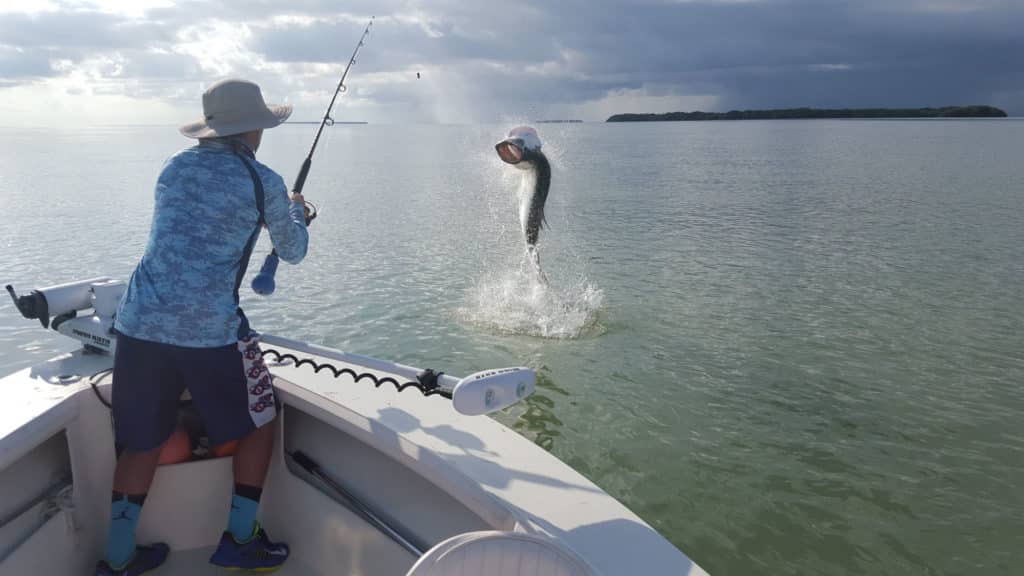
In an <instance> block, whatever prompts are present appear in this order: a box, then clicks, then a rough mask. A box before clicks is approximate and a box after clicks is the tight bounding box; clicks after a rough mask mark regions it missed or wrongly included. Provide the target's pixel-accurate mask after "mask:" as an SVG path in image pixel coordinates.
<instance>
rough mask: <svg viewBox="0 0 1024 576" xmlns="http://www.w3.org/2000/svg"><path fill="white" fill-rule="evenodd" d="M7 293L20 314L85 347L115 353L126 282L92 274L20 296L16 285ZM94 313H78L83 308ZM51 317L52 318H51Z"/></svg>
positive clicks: (104, 352)
mask: <svg viewBox="0 0 1024 576" xmlns="http://www.w3.org/2000/svg"><path fill="white" fill-rule="evenodd" d="M6 288H7V293H8V294H10V296H11V300H13V301H14V305H15V306H16V307H17V308H18V312H21V315H22V316H24V317H25V318H28V319H30V320H39V323H40V324H42V325H43V328H50V327H51V326H52V327H53V329H54V330H56V331H57V332H60V333H61V334H63V335H65V336H67V337H69V338H73V339H75V340H78V341H80V342H82V344H83V345H84V346H85V348H86V350H90V351H93V352H99V353H102V354H111V355H113V353H114V349H115V347H116V345H117V339H116V338H115V337H114V333H113V332H114V315H115V314H116V313H117V307H118V304H119V303H120V302H121V296H122V295H123V294H124V291H125V288H126V286H125V283H124V282H123V281H121V280H114V279H111V278H107V277H105V276H104V277H100V278H91V279H89V280H80V281H78V282H69V283H67V284H58V285H56V286H50V287H47V288H38V289H36V290H33V291H32V292H30V293H28V294H24V295H21V296H19V295H18V293H17V292H15V291H14V286H12V285H10V284H8V285H7V286H6ZM89 309H92V314H90V315H88V316H79V315H78V313H79V312H80V311H83V310H89ZM51 318H52V320H51Z"/></svg>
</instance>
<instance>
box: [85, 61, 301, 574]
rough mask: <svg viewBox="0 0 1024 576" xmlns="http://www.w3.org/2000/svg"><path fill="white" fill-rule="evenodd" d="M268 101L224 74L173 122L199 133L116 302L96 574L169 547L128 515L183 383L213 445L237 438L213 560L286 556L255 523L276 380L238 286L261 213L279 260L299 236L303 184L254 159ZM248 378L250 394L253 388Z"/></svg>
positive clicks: (166, 188)
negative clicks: (198, 116) (106, 500)
mask: <svg viewBox="0 0 1024 576" xmlns="http://www.w3.org/2000/svg"><path fill="white" fill-rule="evenodd" d="M291 111H292V110H291V107H290V106H268V105H267V104H266V103H265V102H264V100H263V94H262V92H261V91H260V88H259V86H257V85H256V84H254V83H252V82H248V81H245V80H236V79H229V80H222V81H220V82H216V83H214V84H213V85H211V86H210V87H209V88H208V89H207V90H206V92H205V93H204V94H203V119H202V120H200V121H198V122H193V123H191V124H187V125H185V126H182V127H181V133H182V134H183V135H185V136H187V137H189V138H196V139H198V140H199V144H198V145H197V146H193V147H191V148H187V149H185V150H182V151H181V152H179V153H177V154H175V155H174V156H173V157H172V158H171V159H170V160H168V161H167V163H166V164H165V165H164V167H163V170H162V171H161V173H160V176H159V178H158V179H157V184H156V195H155V206H154V210H153V223H152V228H151V230H150V234H149V242H148V244H147V245H146V251H145V254H144V255H143V256H142V260H141V261H140V262H139V264H138V266H137V267H136V268H135V272H134V273H133V274H132V276H131V280H129V282H128V287H127V290H126V292H125V294H124V297H123V299H122V300H121V304H120V307H119V309H118V312H117V318H116V323H115V325H114V327H115V329H116V330H117V347H116V353H115V358H114V373H113V380H114V383H113V399H112V404H113V417H114V437H115V442H116V444H117V447H118V450H119V451H120V454H119V457H118V460H117V467H116V470H115V472H114V483H113V497H112V502H111V512H110V514H111V516H110V518H111V520H110V531H109V535H108V540H107V548H106V554H105V557H104V559H103V560H101V561H100V562H99V563H98V565H97V567H96V574H97V575H103V576H105V575H134V574H141V573H142V572H144V571H147V570H151V569H153V568H155V567H156V566H159V565H160V564H162V563H163V562H164V560H165V559H166V557H167V553H168V547H167V545H166V544H163V543H157V544H152V545H148V546H136V545H135V527H136V524H137V522H138V519H139V515H140V514H141V512H142V505H143V503H144V502H145V500H146V494H147V493H148V492H149V486H150V483H151V482H152V479H153V474H154V472H155V470H156V467H157V464H158V462H159V459H160V456H161V447H162V446H163V445H164V444H165V442H166V441H167V440H168V438H170V437H171V435H172V433H173V432H174V431H175V428H176V424H177V419H178V399H179V397H180V396H181V395H182V392H183V391H184V390H185V388H186V386H187V388H188V390H189V392H190V393H191V395H192V402H193V404H194V405H195V407H196V408H198V411H199V413H200V414H201V415H202V417H203V421H204V422H203V423H204V424H205V426H206V431H207V435H208V436H209V438H210V442H211V444H212V445H225V444H228V443H231V442H235V441H237V442H238V445H237V450H236V452H235V455H234V482H235V488H234V495H233V497H232V500H231V513H230V517H229V518H228V522H227V525H228V528H227V530H226V531H225V532H224V534H223V536H222V537H221V540H220V545H219V546H218V548H217V550H216V552H215V553H214V555H213V557H212V558H211V559H210V561H211V563H214V564H217V565H219V566H223V567H227V568H237V569H255V568H262V569H267V568H273V567H275V566H279V565H281V564H282V563H283V562H284V561H285V560H286V559H287V557H288V551H289V550H288V546H287V545H286V544H281V543H274V542H271V541H270V540H269V539H268V538H267V535H266V533H265V532H264V531H263V529H262V528H260V526H259V524H258V523H257V522H256V513H257V509H258V507H259V500H260V496H261V494H262V489H263V481H264V477H265V475H266V471H267V466H268V463H269V462H270V457H271V454H272V451H273V444H274V436H273V426H269V425H268V424H270V423H271V422H273V420H274V418H275V416H276V410H275V402H274V400H275V399H274V392H273V390H272V389H261V388H266V387H265V386H261V385H260V383H261V380H262V379H263V377H264V375H265V374H266V373H267V370H266V367H265V365H264V363H263V360H262V357H261V356H260V355H259V354H258V353H256V354H254V353H252V352H253V351H254V350H257V351H258V343H257V338H256V337H255V334H254V333H253V331H252V330H251V329H250V327H249V323H248V321H247V320H246V318H245V315H244V314H243V313H242V309H241V308H240V307H239V306H238V288H239V285H240V284H241V281H242V277H243V276H244V274H245V269H246V267H247V265H248V262H249V257H250V254H251V253H252V248H253V246H254V245H255V243H256V239H257V237H258V236H259V232H260V230H261V228H262V226H263V225H264V224H265V225H266V227H267V228H268V229H269V230H270V237H271V240H272V241H273V244H274V247H275V249H276V250H277V252H278V253H279V254H280V255H281V257H282V258H284V259H285V260H286V261H288V262H290V263H298V262H299V261H300V260H302V259H303V257H304V256H305V254H306V248H307V245H308V240H309V236H308V233H307V231H306V221H305V217H304V200H303V197H302V195H301V194H292V195H291V198H290V199H289V196H288V189H287V188H286V186H285V183H284V180H282V179H281V176H279V175H278V174H277V173H276V172H274V171H273V170H271V169H270V168H268V167H267V166H265V165H263V164H261V163H260V162H258V161H257V160H256V156H255V154H256V151H257V150H258V149H259V147H260V143H261V141H262V138H263V131H264V130H265V129H268V128H273V127H275V126H278V125H279V124H281V123H282V122H284V121H285V119H287V118H288V116H289V115H290V114H291ZM257 390H258V391H259V393H256V392H257Z"/></svg>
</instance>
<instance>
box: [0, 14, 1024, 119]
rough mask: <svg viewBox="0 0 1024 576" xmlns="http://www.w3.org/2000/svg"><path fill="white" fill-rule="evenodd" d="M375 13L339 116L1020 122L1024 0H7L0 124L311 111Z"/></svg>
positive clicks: (302, 114) (302, 115)
mask: <svg viewBox="0 0 1024 576" xmlns="http://www.w3.org/2000/svg"><path fill="white" fill-rule="evenodd" d="M371 16H373V17H375V20H374V26H373V32H372V33H371V35H370V38H369V39H368V41H367V42H366V44H365V46H364V47H363V49H362V52H361V53H360V56H359V57H358V59H357V62H356V65H355V66H354V67H353V68H352V71H351V72H350V76H349V79H348V81H347V88H348V90H347V92H346V93H345V94H344V96H343V97H342V98H341V100H340V101H339V106H338V109H337V110H336V113H335V114H334V116H335V117H336V118H337V119H338V120H352V121H368V122H372V123H475V122H506V121H509V120H527V121H535V120H543V119H580V120H585V121H600V120H604V119H605V118H607V117H608V116H609V115H611V114H615V113H620V112H671V111H693V110H703V111H728V110H732V109H752V108H788V107H799V106H813V107H833V108H840V107H924V106H944V105H968V104H989V105H994V106H999V107H1001V108H1003V109H1005V110H1006V111H1007V112H1009V113H1010V114H1011V115H1024V33H1022V32H1021V31H1022V30H1024V0H632V1H628V2H627V1H617V0H504V1H501V2H492V1H491V0H374V1H370V0H350V1H343V0H244V1H235V0H222V1H217V2H214V1H206V0H3V1H2V2H0V125H34V126H48V125H65V126H66V125H72V126H77V125H108V124H183V123H186V122H189V121H192V120H196V119H198V118H199V117H200V115H201V100H200V99H201V95H202V92H203V90H204V89H205V87H206V86H207V85H209V84H210V83H211V82H213V81H216V80H218V79H221V78H227V77H240V78H247V79H250V80H253V81H256V82H257V83H259V84H260V86H261V87H262V89H263V92H264V96H265V98H266V100H267V101H268V102H271V103H288V104H291V105H293V106H294V107H295V113H294V114H293V119H296V120H317V119H319V118H320V117H321V116H322V115H323V110H324V108H325V106H326V103H327V101H328V100H329V98H330V95H331V93H332V92H333V90H334V88H335V86H336V84H337V82H338V78H340V74H341V71H342V69H343V68H344V64H345V62H346V61H347V58H348V57H349V55H350V54H351V52H352V50H353V48H354V47H355V43H356V41H357V40H358V38H359V35H360V34H361V33H362V30H363V27H364V26H365V25H366V23H367V22H368V21H369V19H370V18H371ZM417 73H418V74H419V77H418V78H417Z"/></svg>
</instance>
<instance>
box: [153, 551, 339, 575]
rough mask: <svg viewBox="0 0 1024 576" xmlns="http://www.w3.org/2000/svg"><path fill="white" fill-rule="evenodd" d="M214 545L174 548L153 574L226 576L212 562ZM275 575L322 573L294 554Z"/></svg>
mask: <svg viewBox="0 0 1024 576" xmlns="http://www.w3.org/2000/svg"><path fill="white" fill-rule="evenodd" d="M213 549H214V547H213V546H209V547H207V548H193V549H191V550H172V551H171V555H170V556H168V557H167V562H166V563H165V564H164V565H163V566H161V567H160V568H158V569H156V570H154V571H153V572H152V574H153V576H224V574H227V572H225V571H224V569H223V568H218V567H217V566H214V565H212V564H210V562H209V560H210V555H211V554H213ZM274 574H275V576H320V575H321V573H320V572H317V571H316V570H314V569H313V568H312V567H311V566H309V565H307V564H303V563H302V561H301V559H299V558H295V557H294V555H293V556H292V557H291V558H289V559H288V561H287V562H285V564H284V566H282V567H281V568H280V569H279V570H276V571H274Z"/></svg>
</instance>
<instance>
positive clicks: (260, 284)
mask: <svg viewBox="0 0 1024 576" xmlns="http://www.w3.org/2000/svg"><path fill="white" fill-rule="evenodd" d="M278 261H279V260H278V258H277V252H271V253H270V254H267V258H266V259H265V260H264V261H263V266H261V267H260V272H259V274H257V275H256V277H255V278H253V279H252V291H253V292H255V293H257V294H262V295H264V296H267V295H269V294H273V293H274V289H275V288H276V283H275V282H274V275H275V274H277V264H278Z"/></svg>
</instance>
